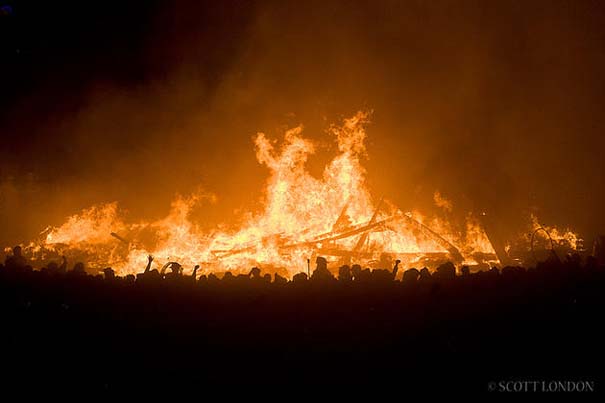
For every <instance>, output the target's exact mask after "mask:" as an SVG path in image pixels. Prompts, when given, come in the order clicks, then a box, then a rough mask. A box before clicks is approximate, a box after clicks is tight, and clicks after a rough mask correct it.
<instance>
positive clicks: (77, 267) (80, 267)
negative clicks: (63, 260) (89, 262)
mask: <svg viewBox="0 0 605 403" xmlns="http://www.w3.org/2000/svg"><path fill="white" fill-rule="evenodd" d="M73 272H74V273H78V274H82V273H85V272H86V271H85V270H84V263H82V262H78V263H76V264H75V265H74V268H73Z"/></svg>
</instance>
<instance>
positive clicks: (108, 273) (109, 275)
mask: <svg viewBox="0 0 605 403" xmlns="http://www.w3.org/2000/svg"><path fill="white" fill-rule="evenodd" d="M103 275H104V276H105V280H108V281H113V280H115V278H116V273H115V272H114V271H113V269H112V268H111V267H107V268H105V269H103Z"/></svg>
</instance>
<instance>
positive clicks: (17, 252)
mask: <svg viewBox="0 0 605 403" xmlns="http://www.w3.org/2000/svg"><path fill="white" fill-rule="evenodd" d="M21 252H22V249H21V247H20V246H19V245H17V246H15V247H14V248H13V255H15V256H21Z"/></svg>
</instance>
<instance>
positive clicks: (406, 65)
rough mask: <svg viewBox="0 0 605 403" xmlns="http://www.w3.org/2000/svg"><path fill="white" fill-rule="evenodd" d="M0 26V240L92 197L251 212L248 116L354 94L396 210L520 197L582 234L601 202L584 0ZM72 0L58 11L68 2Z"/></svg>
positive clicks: (208, 213)
mask: <svg viewBox="0 0 605 403" xmlns="http://www.w3.org/2000/svg"><path fill="white" fill-rule="evenodd" d="M12 6H13V7H12V8H13V10H14V13H13V15H11V16H10V20H9V18H3V19H2V20H1V22H0V27H1V29H2V35H3V37H4V38H8V39H7V40H6V41H4V42H3V44H2V48H1V52H2V53H1V55H2V60H3V62H2V65H1V67H0V69H1V71H2V80H3V81H4V83H3V88H4V89H3V90H2V95H0V105H1V106H2V111H1V112H0V133H1V134H2V146H0V158H1V163H0V176H1V178H2V185H1V186H0V189H1V191H2V194H1V196H2V197H1V198H0V218H1V220H2V226H3V230H4V231H3V234H2V236H0V241H2V243H12V242H18V241H23V240H25V239H27V238H29V237H31V236H32V234H35V233H36V231H40V230H42V229H43V228H44V227H45V226H46V225H48V224H58V223H60V222H61V221H62V220H63V219H64V217H65V216H66V215H68V214H71V213H74V212H76V211H77V210H79V209H81V208H84V207H87V206H89V205H90V204H92V203H96V202H104V201H113V200H118V201H120V203H121V205H122V206H123V207H124V208H125V209H126V210H127V211H128V214H129V215H130V216H132V217H133V218H140V217H154V216H155V217H157V216H160V215H163V214H165V212H166V210H167V209H168V206H169V201H170V199H172V197H173V196H174V194H175V193H177V192H180V193H188V192H190V191H193V190H194V189H196V188H197V187H202V188H203V189H204V190H205V191H209V192H213V193H215V194H216V195H217V200H218V201H217V203H216V204H212V205H206V206H201V208H200V211H198V212H196V214H197V216H196V217H197V219H198V220H200V221H201V222H203V223H204V225H208V226H209V227H211V226H213V225H216V224H217V223H221V222H234V221H236V220H237V219H238V217H240V215H239V212H243V211H248V210H253V209H255V208H257V207H258V203H259V202H260V198H261V196H262V195H261V194H260V190H261V189H262V187H263V184H264V181H265V178H266V174H267V172H266V169H265V168H264V167H262V166H260V165H259V164H258V163H257V162H256V160H255V156H254V151H253V144H252V137H253V135H254V134H255V133H256V132H257V131H264V132H266V133H267V135H268V136H273V137H277V136H278V135H279V133H280V132H281V131H282V130H283V129H284V128H285V127H291V126H294V125H296V124H299V123H303V124H304V125H305V133H306V135H307V136H309V137H311V138H313V139H314V140H316V141H317V142H318V144H319V147H318V150H319V151H318V153H317V155H315V156H314V159H313V160H311V161H310V162H309V164H310V169H311V170H312V172H316V173H319V172H321V166H322V163H323V162H325V161H326V160H327V157H328V155H330V153H331V152H334V151H335V147H336V144H335V143H334V141H333V140H332V139H331V138H329V137H328V136H327V135H326V131H325V129H326V128H327V126H328V125H329V124H330V123H332V122H336V121H338V120H340V119H342V118H343V117H346V116H350V115H353V114H354V113H355V112H356V111H357V110H359V109H371V110H373V111H374V112H373V115H372V124H371V126H370V127H369V128H368V136H369V144H368V157H369V159H368V161H366V166H367V170H368V183H369V184H370V187H371V188H372V190H373V192H374V194H375V195H376V196H377V197H379V196H380V195H384V196H386V197H387V198H389V199H391V200H393V201H394V202H395V203H396V204H398V205H399V206H400V207H401V208H403V209H411V208H418V209H420V210H423V209H424V210H430V209H431V208H432V207H433V192H434V191H435V190H440V192H441V194H442V195H444V196H445V197H448V198H450V199H452V201H453V204H454V209H455V211H458V212H460V214H462V212H464V211H475V212H479V211H486V212H489V214H490V216H492V217H494V218H493V219H494V220H495V221H496V224H497V225H498V226H499V227H500V228H501V230H502V231H503V232H513V231H517V230H518V229H519V226H520V220H521V218H522V216H523V214H525V213H528V212H531V211H535V212H537V213H538V214H539V216H540V217H541V218H542V219H543V220H544V221H546V222H547V223H548V224H555V225H562V226H570V227H572V228H574V229H576V230H578V231H580V232H581V233H582V234H583V235H585V236H586V237H587V238H588V239H590V237H592V236H593V235H594V234H596V233H599V232H600V233H602V232H603V230H604V228H605V215H604V214H603V209H602V207H601V205H602V203H601V201H602V200H603V197H604V194H603V185H604V184H605V177H604V176H605V174H604V172H605V170H604V169H603V163H602V162H601V158H600V155H599V150H603V149H604V146H605V140H604V139H603V136H602V132H603V113H602V110H603V106H604V100H605V95H604V94H605V81H604V80H605V79H604V77H603V74H602V71H603V70H604V68H605V52H604V48H603V43H605V41H604V39H605V38H604V36H605V28H604V27H603V24H602V21H603V17H604V8H603V6H602V5H601V4H599V2H591V1H574V2H569V1H533V2H530V4H525V3H524V2H511V1H493V2H480V1H476V2H475V1H468V2H461V1H434V2H425V1H405V2H404V1H382V2H376V1H371V2H370V1H368V2H364V1H355V2H330V1H317V2H315V1H305V2H291V3H290V4H287V3H286V2H278V1H275V2H271V1H263V2H246V1H240V2H205V3H204V2H193V1H191V2H176V3H175V4H173V2H163V1H155V2H141V3H138V4H137V2H129V5H128V6H120V7H115V8H114V7H112V8H109V7H108V5H107V4H106V3H100V4H99V5H98V7H93V6H91V4H90V3H88V2H87V3H86V5H81V6H74V5H63V4H61V3H60V2H59V3H58V4H57V3H53V5H52V6H50V5H34V4H30V5H25V4H21V3H14V4H12ZM74 7H75V8H74Z"/></svg>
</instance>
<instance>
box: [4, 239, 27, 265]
mask: <svg viewBox="0 0 605 403" xmlns="http://www.w3.org/2000/svg"><path fill="white" fill-rule="evenodd" d="M4 265H5V266H6V268H7V269H23V268H25V266H27V259H25V257H24V256H23V255H22V249H21V247H20V246H19V245H17V246H15V247H14V248H13V254H12V255H11V256H8V257H7V258H6V260H5V262H4Z"/></svg>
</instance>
